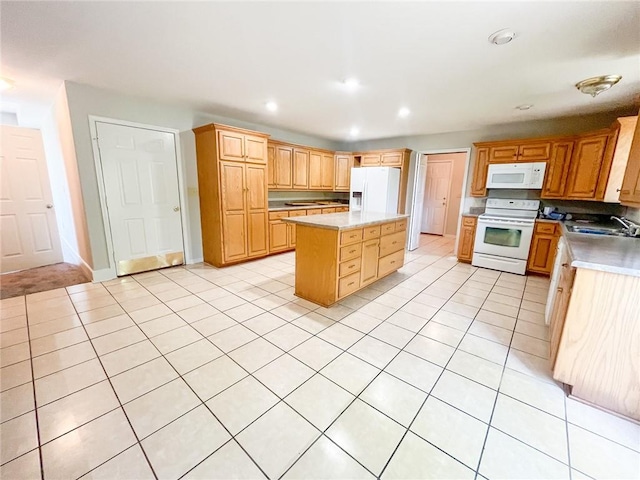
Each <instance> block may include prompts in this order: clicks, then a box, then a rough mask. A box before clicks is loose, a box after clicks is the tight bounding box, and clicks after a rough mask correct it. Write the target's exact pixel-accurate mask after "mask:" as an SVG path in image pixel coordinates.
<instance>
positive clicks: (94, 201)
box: [65, 82, 338, 270]
mask: <svg viewBox="0 0 640 480" xmlns="http://www.w3.org/2000/svg"><path fill="white" fill-rule="evenodd" d="M65 86H66V92H67V98H68V105H69V112H70V114H71V125H72V129H73V141H74V144H75V153H76V156H77V165H78V172H79V176H80V182H81V184H82V195H83V199H84V207H85V209H86V218H87V226H88V235H89V239H90V243H91V250H92V255H93V268H94V270H99V269H104V268H108V266H109V260H108V257H107V243H106V237H105V230H104V225H103V222H102V214H101V210H100V201H99V196H98V186H97V180H96V172H95V164H94V159H93V151H92V140H91V134H90V131H89V120H88V117H89V115H95V116H101V117H108V118H113V119H118V120H126V121H129V122H136V123H143V124H148V125H154V126H159V127H166V128H173V129H177V130H179V131H180V136H179V138H180V145H181V152H182V158H183V162H184V165H185V171H184V172H183V174H184V178H185V181H186V192H187V198H188V205H187V218H188V225H186V226H185V227H186V228H187V229H188V231H189V234H190V238H191V240H190V242H191V245H190V247H191V248H190V250H191V252H192V258H191V259H187V261H199V260H200V259H201V258H202V232H201V229H200V207H199V201H198V180H197V168H196V155H195V137H194V135H193V132H192V131H191V129H192V128H194V127H197V126H200V125H205V124H207V123H211V122H219V123H223V124H228V125H234V126H237V127H241V128H248V129H251V130H258V131H261V132H266V133H269V134H270V135H271V137H272V138H274V139H278V140H284V141H287V142H292V143H298V144H302V145H309V146H315V147H318V148H327V149H331V150H333V149H337V147H338V145H337V143H336V142H332V141H330V140H326V139H320V138H316V137H311V136H307V135H303V134H298V133H294V132H289V131H286V130H280V129H277V128H273V127H269V126H267V125H259V124H253V123H247V122H241V121H238V120H234V119H230V118H225V117H221V116H216V115H210V114H206V113H202V112H198V111H196V110H194V109H191V108H188V107H184V106H178V105H172V104H163V103H159V102H155V101H151V100H147V99H144V98H139V97H132V96H126V95H122V94H119V93H115V92H111V91H107V90H103V89H98V88H94V87H90V86H87V85H82V84H78V83H74V82H65Z"/></svg>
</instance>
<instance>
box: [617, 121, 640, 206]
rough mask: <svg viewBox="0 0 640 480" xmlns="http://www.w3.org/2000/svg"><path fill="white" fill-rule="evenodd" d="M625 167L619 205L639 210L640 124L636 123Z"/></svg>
mask: <svg viewBox="0 0 640 480" xmlns="http://www.w3.org/2000/svg"><path fill="white" fill-rule="evenodd" d="M627 158H628V159H629V160H628V162H627V167H626V170H625V172H624V178H623V180H622V186H621V188H620V203H622V204H623V205H627V206H629V207H635V208H640V122H636V126H635V129H634V134H633V136H632V141H631V145H630V147H629V155H628V157H627Z"/></svg>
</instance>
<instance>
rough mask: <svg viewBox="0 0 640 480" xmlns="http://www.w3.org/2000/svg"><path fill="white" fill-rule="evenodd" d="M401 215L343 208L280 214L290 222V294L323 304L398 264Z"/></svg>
mask: <svg viewBox="0 0 640 480" xmlns="http://www.w3.org/2000/svg"><path fill="white" fill-rule="evenodd" d="M407 217H408V215H401V214H395V213H393V214H392V213H378V212H346V213H334V214H328V215H313V216H304V217H291V218H283V219H282V221H284V222H287V223H291V224H295V225H296V237H297V240H296V274H295V275H296V283H295V294H296V295H297V296H298V297H300V298H304V299H305V300H309V301H310V302H313V303H316V304H318V305H322V306H325V307H328V306H330V305H333V304H334V303H336V302H337V301H338V300H340V299H342V298H344V297H346V296H348V295H351V294H352V293H355V292H357V291H358V290H360V289H361V288H364V287H366V286H368V285H370V284H372V283H373V282H375V281H376V280H378V279H380V278H382V277H385V276H387V275H389V274H390V273H393V272H395V271H396V270H398V269H399V268H400V267H402V265H403V264H404V248H405V243H406V232H407Z"/></svg>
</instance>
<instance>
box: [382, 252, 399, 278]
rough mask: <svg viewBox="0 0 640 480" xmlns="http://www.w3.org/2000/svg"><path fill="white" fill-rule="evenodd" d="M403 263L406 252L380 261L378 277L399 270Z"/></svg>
mask: <svg viewBox="0 0 640 480" xmlns="http://www.w3.org/2000/svg"><path fill="white" fill-rule="evenodd" d="M403 263H404V250H400V251H399V252H396V253H392V254H391V255H387V256H386V257H382V258H381V259H380V260H378V277H383V276H384V275H386V274H388V273H391V272H393V271H394V270H397V269H399V268H400V267H401V266H402V264H403Z"/></svg>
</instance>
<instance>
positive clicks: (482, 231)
mask: <svg viewBox="0 0 640 480" xmlns="http://www.w3.org/2000/svg"><path fill="white" fill-rule="evenodd" d="M533 225H534V224H533V222H526V221H518V220H499V219H490V220H489V219H483V218H478V227H477V230H476V241H475V245H474V249H473V251H474V252H478V253H486V254H489V255H497V256H500V257H508V258H517V259H520V260H526V259H527V258H528V257H529V247H530V246H531V237H532V236H533Z"/></svg>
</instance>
